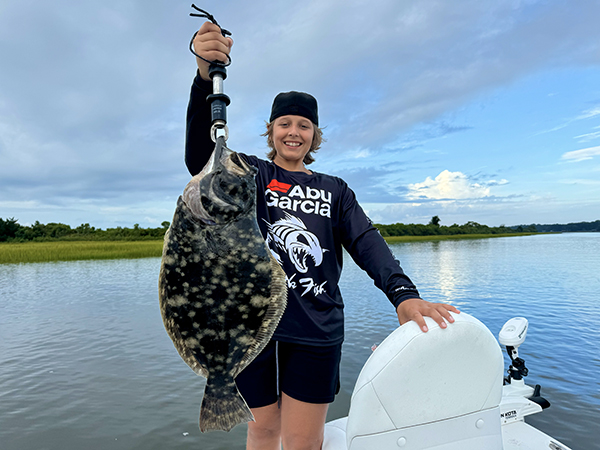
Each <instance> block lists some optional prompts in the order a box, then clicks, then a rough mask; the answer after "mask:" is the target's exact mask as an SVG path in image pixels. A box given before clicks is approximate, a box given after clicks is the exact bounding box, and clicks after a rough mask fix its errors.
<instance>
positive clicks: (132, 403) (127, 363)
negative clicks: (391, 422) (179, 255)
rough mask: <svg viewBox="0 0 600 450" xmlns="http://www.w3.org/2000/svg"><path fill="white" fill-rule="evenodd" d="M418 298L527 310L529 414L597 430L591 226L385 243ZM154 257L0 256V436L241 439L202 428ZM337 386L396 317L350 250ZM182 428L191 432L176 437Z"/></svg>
mask: <svg viewBox="0 0 600 450" xmlns="http://www.w3.org/2000/svg"><path fill="white" fill-rule="evenodd" d="M393 250H394V253H395V254H396V256H397V257H398V258H399V259H400V260H401V261H402V266H403V267H404V268H405V270H406V272H407V273H408V274H409V275H410V276H411V278H413V280H414V281H415V283H416V284H417V285H418V287H419V290H420V291H421V294H422V295H423V296H424V297H425V298H426V299H428V300H433V301H444V302H448V303H451V304H453V305H456V306H458V307H459V308H460V309H462V310H464V311H466V312H469V313H471V314H473V315H474V316H475V317H477V318H479V319H480V320H481V321H482V322H484V323H485V324H486V325H487V326H488V327H489V328H490V330H491V331H492V333H494V334H495V335H497V333H498V331H499V330H500V328H501V326H502V325H503V324H504V322H505V321H506V320H508V319H509V318H511V317H514V316H525V317H527V318H528V319H529V321H530V331H529V333H528V337H527V340H526V342H525V345H524V346H523V347H522V349H521V350H520V354H522V355H523V357H524V358H525V360H526V362H527V366H528V367H529V369H530V374H531V375H530V378H531V379H530V380H529V381H530V382H531V383H534V384H535V383H540V384H542V386H543V392H544V393H545V394H546V395H547V396H548V397H549V399H550V400H551V402H552V407H551V408H550V409H549V410H548V411H546V412H544V413H543V414H542V415H540V416H539V417H533V418H532V419H531V422H532V423H534V424H536V425H539V426H540V428H541V429H543V430H545V431H547V432H550V433H551V434H552V435H554V436H556V437H557V438H559V439H561V440H562V441H564V442H565V443H566V444H567V445H570V446H571V447H572V448H574V449H576V448H581V449H586V448H595V447H596V446H597V436H598V435H600V425H599V424H600V379H599V377H598V373H600V350H598V346H597V343H598V342H599V341H600V319H599V316H598V314H597V306H598V302H599V301H598V292H600V275H599V274H600V234H598V233H587V234H565V235H549V236H531V237H524V238H516V237H513V238H497V239H486V240H478V241H443V242H430V243H412V244H399V245H394V246H393ZM159 264H160V261H159V260H158V259H156V258H154V259H145V260H129V261H128V260H121V261H85V262H70V263H47V264H25V265H0V386H1V387H2V388H1V389H0V421H1V422H0V443H1V447H2V450H22V449H34V448H35V449H39V450H43V449H56V448H60V449H61V450H62V449H81V448H86V449H87V450H95V449H106V448H112V449H117V450H119V449H128V450H130V449H137V448H139V449H144V450H151V449H157V450H158V449H160V450H162V449H165V448H169V449H184V448H202V449H207V450H213V449H228V450H231V449H238V448H240V449H242V448H244V440H245V432H246V428H245V427H244V426H240V427H236V428H235V429H234V430H233V431H232V432H231V433H209V434H201V433H200V432H199V430H198V425H197V420H198V410H199V406H200V400H201V397H202V389H203V386H204V381H203V379H202V378H200V377H198V376H196V375H195V374H194V373H193V372H192V371H191V370H190V369H189V368H188V367H187V366H186V365H185V364H184V363H183V362H182V361H181V359H180V358H179V356H178V355H177V352H176V351H175V349H174V347H173V345H172V343H171V341H170V340H169V338H168V337H167V334H166V332H165V331H164V329H163V326H162V322H161V319H160V313H159V309H158V296H157V277H158V268H159ZM341 289H342V293H343V295H344V299H345V302H346V341H345V343H344V348H343V360H342V390H341V393H340V395H338V397H337V398H336V401H335V402H334V404H333V405H332V406H331V408H330V412H329V418H330V419H332V418H335V417H341V416H344V415H346V414H347V412H348V406H349V401H350V395H351V393H352V389H353V387H354V382H355V381H356V377H357V376H358V373H359V371H360V369H361V367H362V365H363V364H364V362H365V361H366V359H367V358H368V357H369V355H370V353H371V349H370V347H371V345H373V344H375V343H379V342H381V341H382V340H383V339H384V338H385V337H386V336H387V335H388V334H389V333H390V332H391V331H392V330H393V329H394V328H395V327H396V326H397V325H398V323H397V318H396V315H395V312H394V310H393V306H392V305H391V304H390V302H389V301H388V300H387V298H386V297H385V296H384V295H383V294H382V293H381V292H380V291H379V290H378V289H377V288H375V287H374V286H373V283H372V281H371V280H370V279H369V278H368V277H367V276H366V274H364V272H362V271H361V270H360V269H358V268H357V267H356V266H355V265H354V263H353V262H352V261H351V260H350V259H349V258H348V260H347V261H346V262H345V268H344V275H343V277H342V281H341ZM184 433H188V434H187V435H184Z"/></svg>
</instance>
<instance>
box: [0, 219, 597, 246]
mask: <svg viewBox="0 0 600 450" xmlns="http://www.w3.org/2000/svg"><path fill="white" fill-rule="evenodd" d="M374 225H375V227H377V229H378V230H379V232H380V233H381V235H382V236H384V237H387V236H435V235H459V234H508V233H523V232H525V233H536V232H537V233H548V232H576V231H600V220H596V221H595V222H579V223H569V224H566V225H560V224H554V225H539V224H532V225H518V226H510V227H507V226H504V225H501V226H499V227H489V226H487V225H482V224H479V223H477V222H467V223H465V224H464V225H458V224H453V225H450V226H445V225H440V218H439V217H438V216H433V217H432V218H431V220H430V221H429V223H428V224H427V225H423V224H403V223H395V224H392V225H381V224H374ZM167 228H169V222H163V223H162V224H161V226H160V227H158V228H141V227H140V226H139V224H137V223H136V224H135V225H133V228H127V227H117V228H107V229H106V230H103V229H101V228H95V227H92V226H90V224H89V223H84V224H81V225H79V226H78V227H76V228H71V227H70V226H69V225H65V224H64V223H48V224H42V223H39V222H38V221H36V222H35V223H34V224H33V225H30V226H27V225H21V224H19V223H18V220H17V219H14V218H10V219H2V218H0V242H26V241H53V240H64V241H118V240H123V241H140V240H150V239H162V238H163V237H164V235H165V232H166V231H167Z"/></svg>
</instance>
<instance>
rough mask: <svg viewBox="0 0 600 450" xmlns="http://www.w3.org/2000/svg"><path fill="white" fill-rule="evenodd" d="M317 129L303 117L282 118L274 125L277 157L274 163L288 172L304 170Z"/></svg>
mask: <svg viewBox="0 0 600 450" xmlns="http://www.w3.org/2000/svg"><path fill="white" fill-rule="evenodd" d="M314 134H315V129H314V126H313V123H312V122H311V121H310V120H309V119H307V118H306V117H303V116H292V115H288V116H281V117H278V118H277V119H275V122H274V124H273V145H274V147H275V150H276V151H277V155H276V156H275V158H274V159H273V162H274V163H275V164H277V165H278V166H280V167H282V168H284V169H286V170H292V171H297V170H302V171H305V170H306V169H305V168H304V163H303V161H304V157H305V156H306V154H307V153H308V152H309V151H310V148H311V146H312V141H313V136H314Z"/></svg>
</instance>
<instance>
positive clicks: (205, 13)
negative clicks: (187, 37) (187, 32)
mask: <svg viewBox="0 0 600 450" xmlns="http://www.w3.org/2000/svg"><path fill="white" fill-rule="evenodd" d="M192 8H194V9H195V10H196V11H200V13H201V14H197V13H190V16H192V17H203V18H205V19H208V20H210V21H211V22H212V23H214V24H215V25H216V26H218V27H219V28H220V29H221V34H222V35H223V36H224V37H227V36H231V32H230V31H228V30H226V29H224V28H221V25H219V24H218V22H217V19H215V16H213V15H212V14H210V13H209V12H208V11H204V10H203V9H200V8H198V7H197V6H196V5H194V4H193V3H192ZM197 34H198V31H196V32H195V33H194V35H193V36H192V40H191V41H190V52H192V53H193V54H194V56H196V58H200V59H201V60H203V61H206V62H207V63H210V64H214V65H216V66H219V67H227V66H229V64H231V57H230V56H229V55H227V62H226V63H224V62H221V61H209V60H208V59H206V58H203V57H202V56H200V55H199V54H197V53H196V52H195V51H194V38H195V37H196V35H197Z"/></svg>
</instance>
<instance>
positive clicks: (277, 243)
mask: <svg viewBox="0 0 600 450" xmlns="http://www.w3.org/2000/svg"><path fill="white" fill-rule="evenodd" d="M211 89H212V84H211V83H210V82H206V81H204V80H202V79H201V78H200V76H196V79H195V80H194V83H193V85H192V90H191V95H190V102H189V105H188V110H187V132H186V148H185V161H186V165H187V167H188V170H189V171H190V173H191V174H192V175H196V174H197V173H199V172H200V171H201V170H202V168H203V167H204V165H205V164H206V162H207V161H208V159H209V157H210V155H211V153H212V151H213V149H214V143H213V142H212V140H211V139H210V126H211V118H210V105H209V104H208V103H207V102H206V96H207V95H208V94H210V93H212V92H211ZM239 154H240V156H241V157H243V158H244V159H245V160H246V161H247V162H248V163H249V164H251V165H253V166H255V167H257V168H258V174H257V176H256V185H257V215H258V224H259V227H260V230H261V232H262V234H263V236H264V238H265V241H266V242H267V244H268V246H269V248H270V250H271V252H272V253H273V255H274V256H275V258H276V259H277V261H278V262H279V263H280V264H281V266H282V267H283V270H284V271H285V273H286V280H287V286H288V306H287V308H286V311H285V313H284V315H283V317H282V319H281V322H280V323H279V326H278V327H277V330H276V331H275V334H274V335H273V339H276V340H281V341H286V342H296V343H303V344H308V345H333V344H338V343H340V342H342V341H343V338H344V314H343V310H344V303H343V301H342V295H341V292H340V288H339V285H338V282H339V279H340V276H341V272H342V264H343V250H342V248H345V249H346V250H347V251H348V253H349V254H350V255H351V256H352V258H353V259H354V261H355V262H356V263H357V264H358V265H359V267H361V268H362V269H363V270H365V271H366V272H367V273H368V274H369V276H370V277H371V278H372V279H373V280H374V283H375V285H376V286H377V287H378V288H380V289H381V290H382V291H383V292H384V293H385V294H386V295H387V297H388V298H389V300H390V301H391V302H392V304H393V305H394V306H395V307H397V306H398V305H399V304H400V302H402V301H403V300H406V299H409V298H417V297H419V293H418V291H417V289H416V288H415V286H414V284H413V283H412V282H411V280H410V279H409V278H408V277H407V276H406V275H405V274H404V272H403V270H402V268H401V267H400V264H399V262H398V261H397V260H396V259H395V257H394V255H393V254H392V252H391V250H390V249H389V247H388V245H387V243H386V242H385V240H384V239H383V238H382V237H381V235H380V234H379V232H378V231H377V229H376V228H375V227H374V226H373V224H372V223H371V221H370V220H369V218H368V217H367V216H366V214H365V213H364V212H363V210H362V208H361V207H360V206H359V204H358V202H357V200H356V197H355V195H354V192H353V191H352V190H351V189H350V188H349V187H348V185H347V184H346V183H345V182H344V181H343V180H342V179H340V178H338V177H334V176H331V175H325V174H322V173H318V172H314V171H313V172H312V173H311V174H307V173H304V172H291V171H288V170H285V169H283V168H281V167H279V166H277V165H276V164H274V163H272V162H270V161H265V160H262V159H259V158H257V157H255V156H249V155H245V154H243V153H239Z"/></svg>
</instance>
